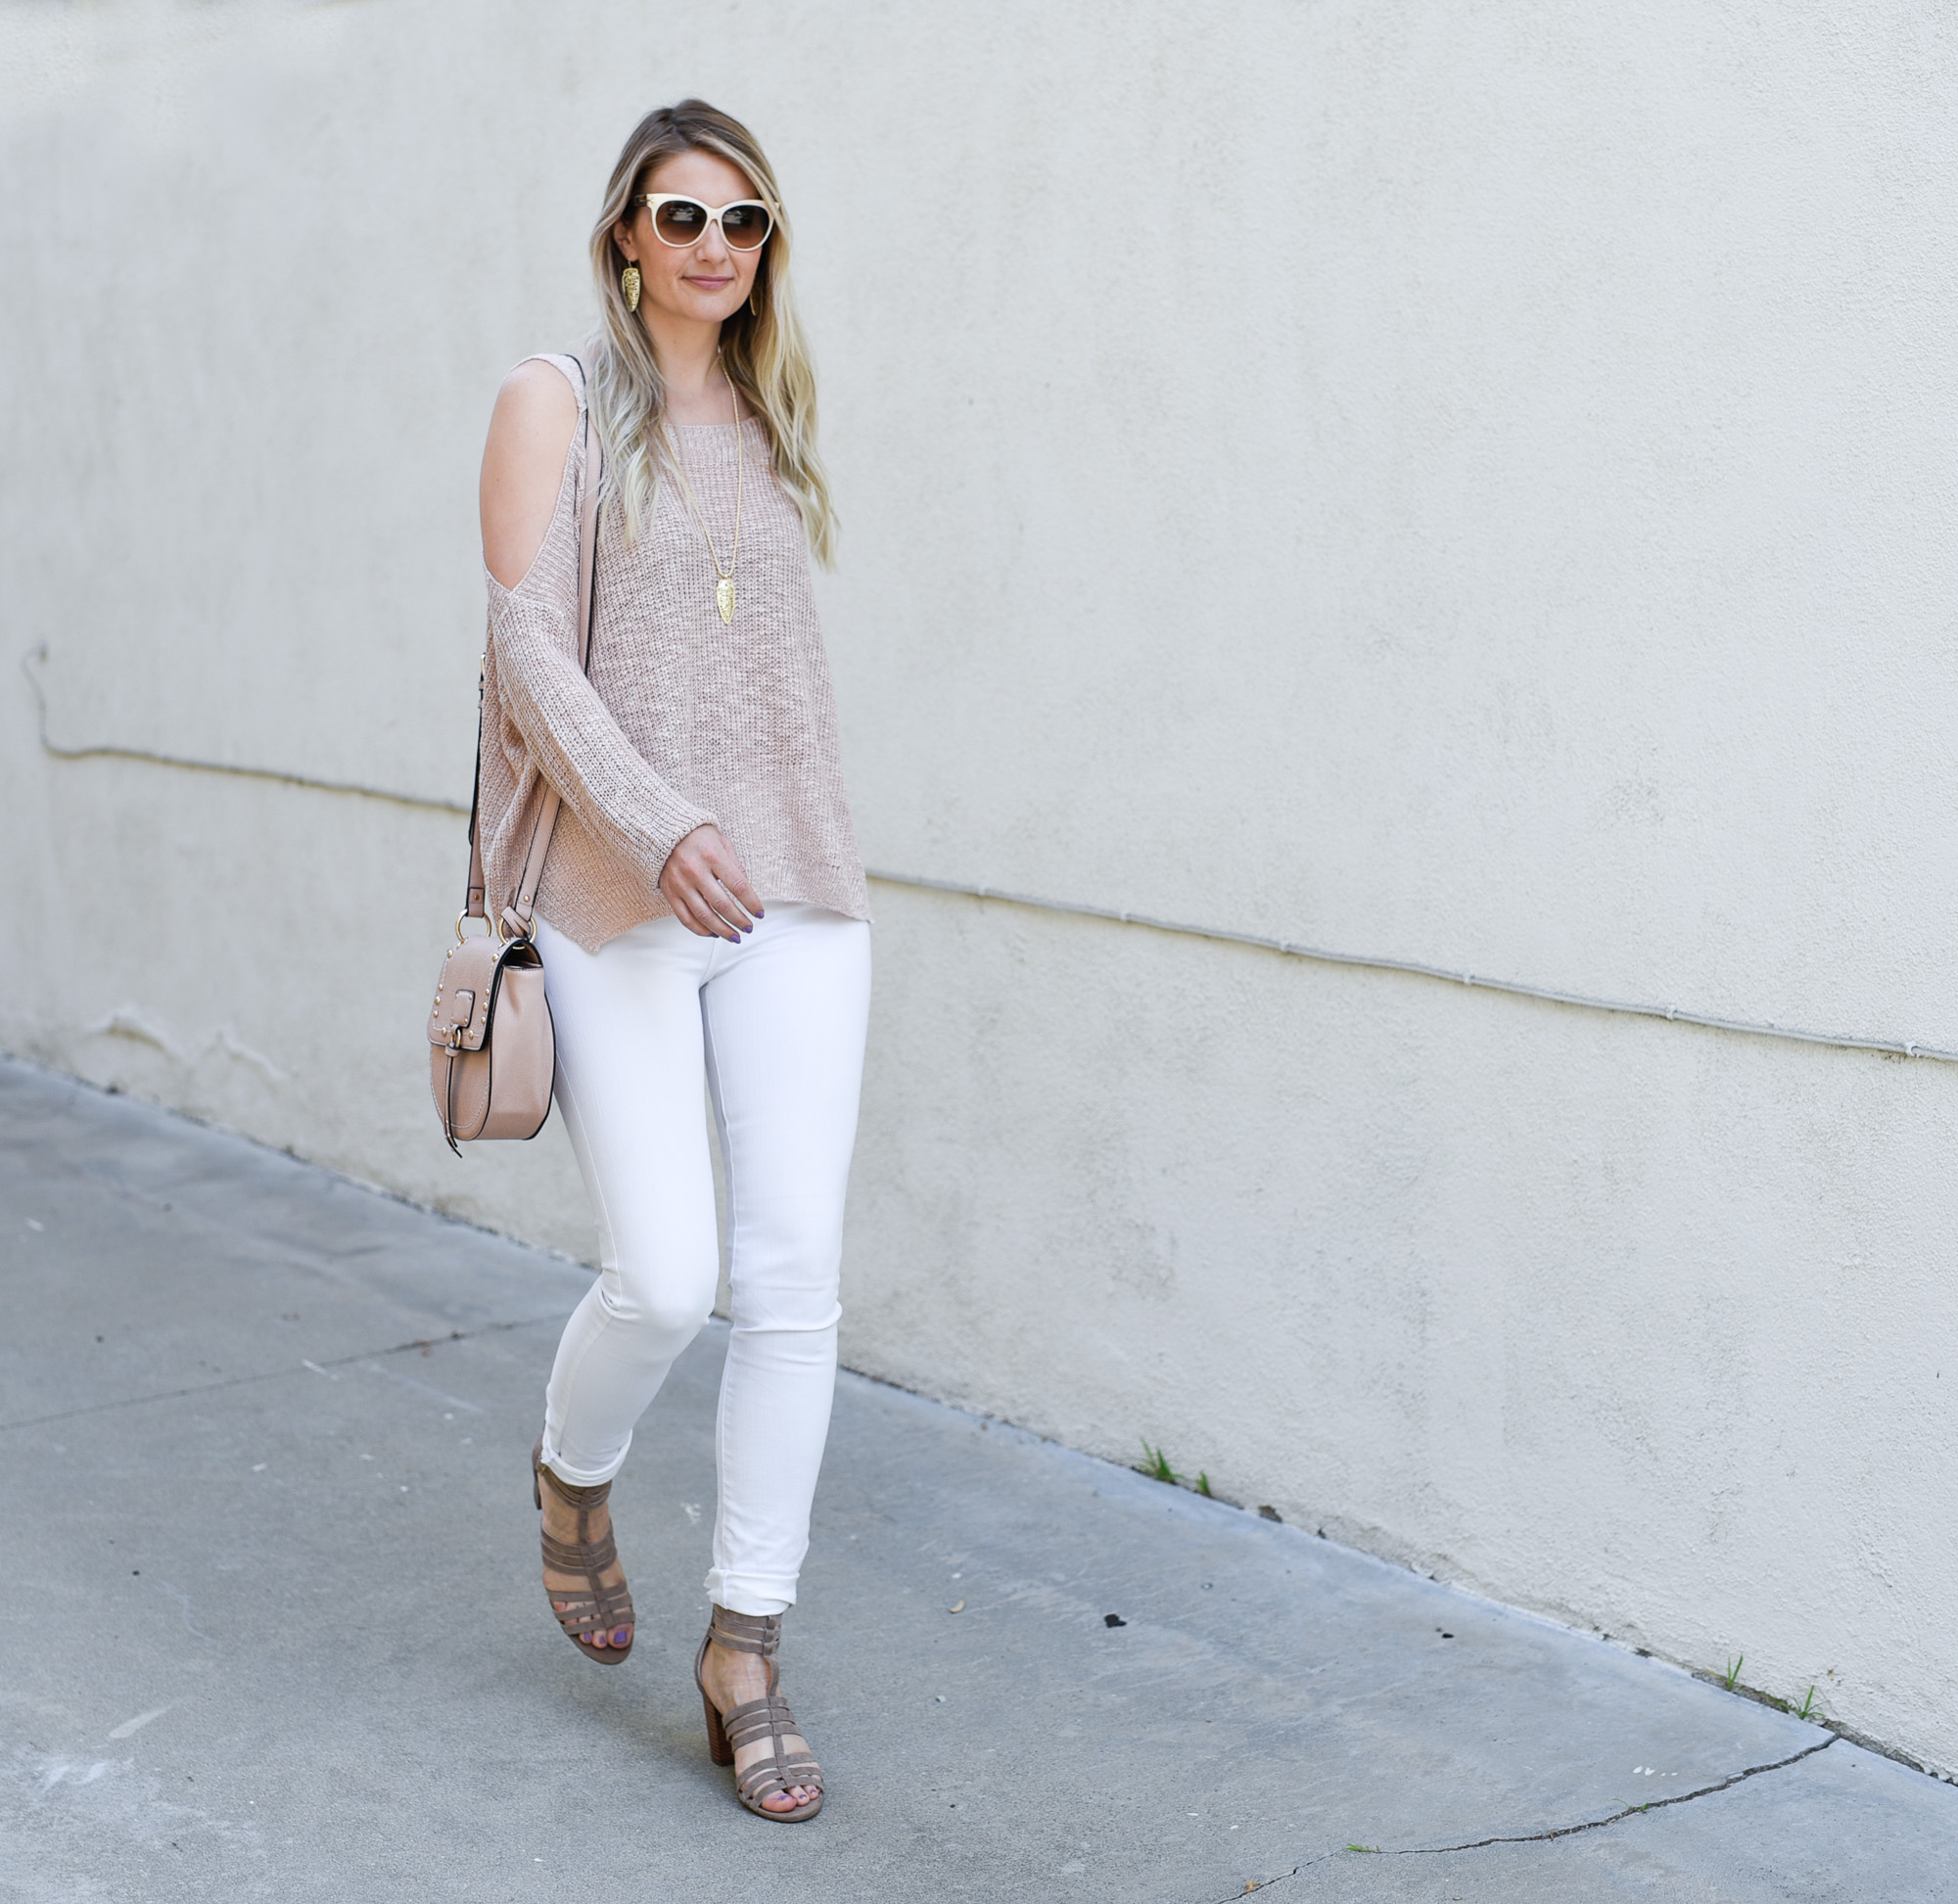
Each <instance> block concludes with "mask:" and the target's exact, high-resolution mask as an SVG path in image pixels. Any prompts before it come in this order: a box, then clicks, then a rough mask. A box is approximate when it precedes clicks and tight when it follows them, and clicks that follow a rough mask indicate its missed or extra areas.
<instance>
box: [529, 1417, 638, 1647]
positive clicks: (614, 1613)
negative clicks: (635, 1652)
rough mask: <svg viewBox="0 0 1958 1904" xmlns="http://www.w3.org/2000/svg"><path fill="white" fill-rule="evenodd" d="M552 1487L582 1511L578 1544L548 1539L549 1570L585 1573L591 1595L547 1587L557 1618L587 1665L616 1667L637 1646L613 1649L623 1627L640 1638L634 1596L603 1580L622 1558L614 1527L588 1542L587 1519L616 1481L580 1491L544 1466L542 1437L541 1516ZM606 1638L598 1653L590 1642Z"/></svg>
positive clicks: (535, 1487) (534, 1472) (537, 1476)
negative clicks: (598, 1636)
mask: <svg viewBox="0 0 1958 1904" xmlns="http://www.w3.org/2000/svg"><path fill="white" fill-rule="evenodd" d="M546 1481H548V1482H549V1483H550V1491H551V1492H552V1493H553V1494H554V1495H556V1496H557V1498H558V1499H559V1500H560V1501H562V1502H563V1503H564V1504H565V1506H566V1507H567V1508H576V1509H578V1539H577V1540H575V1541H560V1540H553V1539H552V1538H551V1536H550V1534H549V1533H548V1532H545V1533H544V1535H543V1544H544V1565H545V1566H547V1567H550V1568H552V1569H553V1570H554V1571H556V1572H558V1573H582V1574H583V1576H584V1580H585V1585H586V1586H587V1587H588V1588H589V1589H590V1591H589V1592H588V1593H582V1594H581V1593H579V1592H577V1591H575V1590H573V1591H569V1592H567V1591H566V1590H565V1589H564V1588H562V1587H546V1588H545V1589H544V1593H545V1596H546V1597H547V1599H548V1602H549V1605H550V1609H551V1617H552V1618H553V1619H555V1620H556V1621H557V1623H558V1625H559V1626H561V1627H563V1628H564V1634H565V1638H566V1639H568V1640H569V1641H571V1643H572V1644H573V1645H574V1646H575V1647H577V1649H579V1651H580V1652H582V1653H583V1655H584V1656H585V1658H587V1659H595V1660H597V1661H598V1663H599V1664H600V1665H601V1666H616V1665H618V1664H619V1662H620V1661H621V1660H623V1659H624V1658H625V1657H626V1655H627V1654H628V1653H629V1652H630V1651H631V1650H632V1641H631V1640H630V1639H629V1640H628V1641H627V1642H626V1644H625V1645H624V1646H623V1647H615V1646H612V1645H610V1644H609V1642H610V1640H611V1637H612V1635H613V1634H614V1633H616V1632H617V1631H618V1630H619V1629H620V1628H621V1627H622V1626H625V1627H631V1628H632V1629H633V1638H636V1637H637V1627H636V1623H635V1622H634V1620H633V1618H632V1595H631V1592H630V1590H629V1588H628V1587H627V1585H626V1583H625V1582H624V1581H623V1580H622V1581H620V1582H619V1584H618V1585H617V1586H616V1587H608V1586H607V1585H606V1584H605V1582H604V1581H603V1580H602V1579H600V1578H599V1576H600V1575H601V1574H602V1573H603V1572H604V1571H605V1569H606V1568H607V1567H609V1566H611V1565H613V1564H614V1563H615V1562H616V1561H617V1560H618V1558H619V1549H618V1547H617V1546H616V1545H615V1543H614V1542H613V1539H612V1530H611V1529H610V1528H609V1527H608V1528H607V1529H606V1530H605V1532H604V1534H603V1535H602V1536H601V1537H600V1538H599V1539H597V1540H595V1541H592V1540H587V1539H586V1538H585V1536H586V1535H587V1534H588V1533H589V1532H590V1528H589V1526H588V1524H587V1516H588V1515H589V1514H590V1512H591V1510H592V1509H594V1508H596V1507H599V1506H601V1505H602V1504H603V1503H604V1501H605V1500H606V1499H607V1497H608V1496H610V1494H611V1492H612V1483H611V1482H610V1481H601V1482H600V1483H599V1484H598V1486H596V1487H595V1488H575V1487H573V1486H572V1485H571V1483H570V1482H569V1481H565V1480H560V1479H559V1478H558V1476H557V1475H555V1474H553V1473H552V1472H551V1471H550V1469H549V1468H547V1467H546V1466H545V1465H544V1443H543V1437H542V1436H541V1435H539V1436H538V1437H537V1445H536V1447H535V1448H533V1449H532V1450H531V1499H532V1500H533V1501H535V1502H536V1504H537V1511H538V1512H539V1513H542V1512H543V1507H544V1497H543V1483H544V1482H546ZM559 1601H563V1602H564V1611H563V1612H561V1613H560V1612H559V1611H558V1606H557V1603H558V1602H559ZM589 1633H602V1634H604V1635H605V1637H606V1640H607V1642H608V1644H607V1645H605V1646H602V1647H594V1646H593V1645H592V1644H591V1642H590V1641H589V1640H588V1639H586V1638H585V1637H584V1636H585V1635H586V1634H589Z"/></svg>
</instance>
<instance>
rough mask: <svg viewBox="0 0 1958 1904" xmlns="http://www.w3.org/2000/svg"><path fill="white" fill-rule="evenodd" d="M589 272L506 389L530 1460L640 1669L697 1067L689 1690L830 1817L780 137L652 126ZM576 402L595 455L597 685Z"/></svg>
mask: <svg viewBox="0 0 1958 1904" xmlns="http://www.w3.org/2000/svg"><path fill="white" fill-rule="evenodd" d="M591 256H592V263H593V267H594V270H595V272H596V275H597V279H598V293H599V298H600V301H601V306H602V309H603V314H604V315H603V324H602V327H601V330H600V333H599V335H598V337H597V339H596V341H595V344H594V346H593V347H592V348H591V349H590V350H589V351H587V353H586V354H585V357H584V358H583V361H582V362H580V361H578V360H574V359H570V358H547V357H538V358H531V359H529V360H527V361H526V362H524V363H521V364H519V365H518V366H517V368H516V369H515V370H514V371H512V372H511V373H510V376H509V377H508V379H507V380H506V381H505V383H504V385H503V388H502V390H501V392H500V393H499V395H498V396H497V399H496V407H495V413H494V415H493V417H492V418H491V420H490V425H489V446H488V448H487V450H486V452H485V455H484V462H483V495H482V500H483V549H484V561H485V565H486V567H487V568H488V570H489V623H490V639H489V651H488V660H487V663H486V678H485V694H486V709H487V711H488V720H487V734H488V736H489V738H487V739H486V744H485V747H484V759H483V774H482V788H483V792H482V818H481V821H480V825H481V828H482V838H483V841H484V848H485V852H484V859H485V866H486V870H487V873H488V878H489V889H490V906H489V916H490V917H492V918H494V917H496V916H498V914H499V913H500V912H501V909H502V907H503V906H504V905H505V904H507V902H508V898H509V895H510V893H511V892H512V890H513V888H514V887H515V885H516V883H517V879H518V876H519V874H520V872H521V869H522V864H523V859H524V852H525V849H526V846H527V844H528V841H529V837H530V828H531V825H532V823H533V821H534V819H535V816H536V809H537V806H538V804H539V802H540V800H541V797H542V792H543V789H544V785H545V783H548V785H549V786H550V787H554V788H556V789H557V791H558V792H559V793H560V794H561V795H562V796H563V802H564V805H563V809H562V811H561V813H560V814H559V817H558V822H557V830H556V832H555V833H554V834H553V835H552V836H551V843H550V851H549V858H548V859H547V860H546V862H545V866H544V873H543V880H542V885H541V887H540V889H539V893H538V898H537V902H536V917H537V923H536V944H537V947H538V950H539V951H540V952H541V953H542V955H543V962H544V982H545V991H546V996H547V997H548V998H549V1000H550V1009H551V1017H552V1020H553V1022H554V1024H555V1027H556V1032H557V1062H558V1069H557V1077H556V1080H555V1091H556V1097H557V1102H558V1104H559V1106H560V1108H561V1109H562V1111H563V1113H564V1121H565V1127H566V1129H567V1130H568V1131H569V1133H570V1135H571V1141H572V1145H573V1148H574V1149H575V1150H576V1152H577V1155H578V1162H579V1168H580V1169H581V1170H582V1171H583V1175H584V1182H585V1186H586V1188H587V1190H588V1191H589V1193H590V1196H591V1201H592V1205H593V1208H594V1209H595V1210H596V1212H597V1215H598V1223H599V1238H600V1262H601V1265H602V1268H601V1273H600V1276H599V1277H598V1280H597V1282H596V1283H595V1284H594V1285H593V1286H592V1288H591V1289H590V1290H589V1291H588V1292H587V1294H586V1295H585V1297H584V1300H583V1302H582V1303H580V1304H579V1306H578V1308H577V1310H576V1311H575V1312H574V1314H573V1316H572V1318H571V1321H570V1323H569V1324H568V1325H567V1326H566V1328H565V1332H564V1339H563V1340H562V1342H560V1344H559V1345H558V1352H557V1362H556V1365H555V1367H554V1368H553V1369H552V1370H551V1377H550V1384H549V1387H548V1389H547V1390H546V1393H545V1397H544V1431H543V1436H542V1438H541V1440H540V1441H539V1442H538V1444H537V1448H536V1454H535V1455H534V1457H533V1463H532V1464H533V1469H534V1488H535V1490H536V1498H537V1503H538V1506H539V1507H540V1508H541V1509H542V1513H543V1551H544V1586H545V1589H546V1591H547V1593H548V1594H549V1597H550V1603H551V1607H552V1609H553V1611H554V1612H555V1613H556V1614H557V1616H558V1619H559V1622H560V1624H561V1625H562V1626H563V1628H564V1631H565V1632H566V1633H567V1634H568V1635H569V1636H570V1637H571V1639H572V1640H573V1642H574V1643H575V1644H576V1645H577V1646H578V1648H579V1649H580V1650H581V1651H583V1653H584V1654H585V1655H586V1656H587V1657H588V1658H591V1659H594V1660H598V1661H601V1662H604V1663H607V1664H616V1663H618V1662H620V1661H623V1660H624V1659H625V1657H626V1655H627V1654H628V1653H629V1651H630V1650H631V1645H632V1604H631V1599H630V1597H629V1593H628V1592H627V1588H626V1582H625V1575H624V1573H623V1571H622V1569H621V1568H620V1565H619V1562H618V1558H617V1556H616V1552H615V1550H614V1546H613V1541H612V1533H611V1521H610V1514H609V1511H608V1509H607V1505H606V1502H607V1496H608V1494H609V1492H610V1488H611V1482H612V1478H613V1476H614V1475H615V1474H617V1473H618V1471H619V1468H620V1466H621V1464H622V1463H624V1461H625V1459H626V1451H627V1449H628V1447H629V1445H630V1442H631V1439H632V1427H633V1424H634V1423H635V1422H636V1421H637V1420H638V1418H639V1416H640V1415H641V1414H642V1413H643V1412H644V1410H645V1408H646V1406H647V1404H648V1403H649V1402H651V1400H652V1399H653V1397H654V1395H655V1394H657V1393H658V1392H659V1387H660V1384H661V1382H662V1381H663V1380H664V1379H665V1378H666V1373H667V1370H669V1369H670V1368H672V1366H673V1363H674V1359H675V1357H676V1356H677V1355H678V1354H679V1352H680V1351H681V1350H682V1349H683V1348H685V1346H686V1345H687V1343H688V1342H689V1341H691V1340H692V1339H693V1336H694V1335H695V1334H696V1333H697V1331H698V1330H699V1328H700V1326H701V1324H703V1323H704V1322H705V1321H706V1319H707V1317H708V1314H709V1312H710V1311H711V1309H712V1307H713V1303H714V1295H715V1284H716V1279H717V1275H718V1271H719V1266H720V1243H719V1235H718V1230H717V1223H716V1215H715V1200H714V1183H713V1177H712V1174H711V1169H710V1163H709V1156H708V1148H707V1134H706V1130H705V1125H704V1119H703V1117H702V1114H701V1100H702V1079H703V1074H704V1076H705V1079H706V1083H707V1086H708V1088H709V1090H710V1091H711V1093H712V1098H713V1104H714V1111H715V1117H716V1120H717V1123H718V1126H719V1131H720V1138H721V1144H722V1154H723V1162H724V1166H725V1170H726V1179H727V1210H728V1275H729V1280H730V1285H731V1290H732V1302H731V1316H732V1324H733V1325H732V1331H731V1333H730V1336H729V1339H728V1347H727V1363H726V1370H725V1373H724V1374H723V1378H722V1385H721V1409H720V1419H719V1423H718V1426H717V1430H716V1439H715V1454H716V1461H717V1465H718V1469H719V1474H720V1497H721V1498H720V1507H719V1511H718V1513H717V1516H716V1520H715V1528H714V1556H713V1557H714V1564H713V1569H712V1571H711V1572H710V1573H709V1574H708V1576H707V1586H708V1591H709V1594H710V1596H711V1598H712V1600H713V1602H714V1610H713V1615H712V1619H711V1622H710V1624H709V1627H708V1633H707V1637H706V1639H705V1640H703V1641H702V1643H701V1649H700V1655H699V1658H698V1660H697V1661H696V1664H695V1668H694V1673H695V1678H696V1680H697V1682H698V1683H699V1686H700V1690H701V1695H702V1698H703V1700H704V1701H705V1704H706V1713H707V1730H708V1741H709V1748H710V1750H711V1751H712V1752H713V1754H714V1758H715V1761H716V1763H718V1764H723V1765H724V1764H727V1763H730V1762H731V1763H732V1764H733V1766H734V1774H735V1786H736V1791H737V1794H738V1795H739V1797H740V1800H741V1802H742V1803H743V1804H744V1805H746V1806H747V1807H748V1809H749V1810H751V1811H754V1812H756V1813H758V1814H759V1815H760V1816H762V1817H764V1818H776V1819H783V1820H790V1821H793V1820H798V1819H806V1818H813V1817H814V1816H815V1815H816V1812H817V1811H818V1810H820V1808H821V1805H822V1775H821V1772H820V1770H819V1769H818V1768H817V1765H816V1760H815V1758H814V1757H813V1756H812V1755H811V1754H810V1752H809V1749H808V1746H807V1744H806V1743H805V1741H804V1740H803V1739H802V1737H801V1736H800V1734H799V1733H798V1732H797V1731H796V1728H795V1721H794V1718H793V1715H792V1714H791V1713H790V1711H789V1708H788V1706H787V1705H786V1703H785V1702H784V1701H783V1700H782V1699H781V1698H780V1697H779V1696H778V1695H777V1694H776V1664H775V1654H776V1649H777V1647H778V1644H779V1638H780V1630H781V1616H782V1613H783V1611H784V1610H785V1609H786V1608H787V1607H788V1606H789V1605H791V1604H792V1603H793V1602H794V1600H795V1590H796V1576H797V1573H798V1570H799V1569H800V1567H801V1564H802V1559H803V1555H804V1553H805V1552H806V1550H807V1548H808V1545H809V1512H810V1500H811V1497H812V1495H813V1494H814V1492H815V1489H816V1469H817V1467H818V1466H819V1464H820V1463H821V1459H822V1445H823V1440H824V1437H825V1435H826V1434H827V1432H828V1426H829V1405H830V1396H831V1393H832V1390H833V1388H834V1386H835V1370H836V1322H837V1317H838V1315H839V1313H840V1311H839V1308H838V1304H837V1270H838V1260H839V1257H840V1254H841V1232H842V1223H843V1193H844V1182H845V1179H846V1177H847V1176H848V1174H849V1168H850V1153H851V1147H852V1145H853V1143H854V1142H855V1139H856V1128H857V1098H858V1086H859V1082H860V1079H861V1076H862V1058H863V1033H864V1024H865V1019H866V1015H867V1011H868V1005H869V988H870V944H869V927H868V924H867V923H866V922H867V920H868V917H869V908H868V905H867V900H866V895H865V891H864V884H863V870H862V862H861V861H860V860H859V859H858V856H857V847H856V842H855V839H854V837H853V834H852V831H851V824H850V812H849V806H848V803H847V800H846V798H845V795H844V790H843V781H842V775H841V771H840V768H839V765H838V747H837V728H836V714H835V707H834V703H833V700H832V697H831V692H830V685H829V675H828V669H827V666H826V663H825V661H824V658H823V649H822V638H821V634H820V632H819V630H818V628H817V626H816V611H815V607H814V603H813V601H812V597H811V591H810V556H811V554H812V552H813V553H814V554H815V555H816V556H817V557H818V558H821V559H823V560H825V561H826V560H827V559H828V556H829V553H830V548H831V543H832V539H833V536H834V520H833V517H832V515H831V511H830V504H829V496H828V491H827V489H826V488H825V486H824V482H823V477H822V472H821V469H820V466H819V465H818V463H817V462H816V451H815V424H816V396H815V384H814V380H813V377H812V374H811V370H810V364H809V360H808V357H807V355H806V354H805V352H804V349H803V346H802V342H801V338H800V334H799V332H798V330H797V328H796V323H795V318H794V314H793V311H792V308H791V305H790V302H789V274H788V264H789V233H788V228H787V225H786V224H785V222H784V220H783V218H782V214H781V206H780V199H779V195H778V193H777V191H776V187H775V181H774V174H773V172H772V171H771V170H770V168H769V163H768V161H767V160H766V159H765V158H764V157H763V154H762V151H761V148H760V147H759V146H758V145H757V144H756V143H755V140H754V138H753V136H752V135H751V134H750V133H749V132H748V131H747V130H746V129H745V128H744V127H743V126H741V125H740V124H738V123H737V122H736V121H735V120H733V119H731V118H729V117H727V116H726V115H725V114H723V113H719V112H716V111H715V110H714V109H713V108H712V107H709V106H706V105H704V104H702V103H701V102H700V101H699V100H686V101H683V102H682V103H681V104H680V105H678V106H675V107H671V108H667V109H663V110H661V111H659V112H656V113H653V114H650V115H649V116H647V117H646V118H645V119H644V120H643V121H642V122H641V124H640V125H639V126H638V128H637V129H636V130H635V131H634V132H633V134H632V136H631V137H630V138H629V140H628V141H627V143H626V148H625V151H624V152H623V153H622V154H621V155H620V159H619V163H618V165H617V167H616V169H615V170H614V172H613V174H612V182H611V185H610V187H609V188H608V190H607V193H606V199H605V206H604V210H603V212H602V214H601V215H600V217H599V220H598V223H597V226H596V228H595V230H594V231H593V234H592V239H591ZM587 389H588V395H589V402H590V406H591V411H592V416H593V420H594V422H595V424H596V426H597V433H598V437H599V439H600V441H602V445H603V451H604V455H603V468H604V474H603V478H602V487H601V488H600V491H599V494H600V498H601V502H600V513H599V518H598V532H597V536H596V547H597V571H596V583H595V589H594V594H595V606H594V609H593V613H592V619H591V629H590V647H589V661H588V671H587V672H581V670H580V667H579V661H578V654H579V641H578V635H579V630H578V627H577V623H578V592H579V548H578V536H579V502H580V499H581V489H582V484H583V482H584V481H585V480H586V479H587V478H588V477H589V476H591V475H592V474H593V473H592V472H587V471H585V470H584V469H583V456H582V453H581V449H582V444H583V435H584V433H583V416H584V405H585V400H586V391H587Z"/></svg>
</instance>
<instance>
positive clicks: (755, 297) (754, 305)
mask: <svg viewBox="0 0 1958 1904" xmlns="http://www.w3.org/2000/svg"><path fill="white" fill-rule="evenodd" d="M761 296H762V294H761V293H760V292H759V291H751V292H749V294H748V308H749V309H750V310H751V311H753V312H754V313H755V315H756V316H757V317H759V316H761V314H762V306H761V302H760V300H761Z"/></svg>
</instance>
